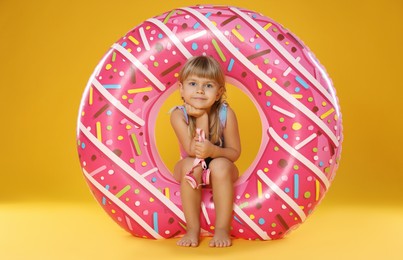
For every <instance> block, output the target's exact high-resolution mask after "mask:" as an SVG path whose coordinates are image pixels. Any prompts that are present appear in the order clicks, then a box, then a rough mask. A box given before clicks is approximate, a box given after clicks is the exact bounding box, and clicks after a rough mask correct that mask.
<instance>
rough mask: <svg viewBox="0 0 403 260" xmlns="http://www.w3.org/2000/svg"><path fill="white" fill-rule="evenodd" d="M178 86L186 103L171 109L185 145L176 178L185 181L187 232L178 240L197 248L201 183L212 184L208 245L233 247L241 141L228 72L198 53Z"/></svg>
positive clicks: (172, 121) (190, 62)
mask: <svg viewBox="0 0 403 260" xmlns="http://www.w3.org/2000/svg"><path fill="white" fill-rule="evenodd" d="M179 88H180V94H181V96H182V99H183V101H184V105H183V106H179V107H177V109H175V110H174V111H173V112H172V113H171V124H172V127H173V129H174V131H175V134H176V136H177V138H178V140H179V143H180V147H181V157H182V159H181V160H180V161H179V162H178V163H177V164H176V165H175V169H174V178H175V179H176V180H177V181H178V182H180V185H181V187H180V188H181V199H182V206H183V212H184V214H185V219H186V223H187V232H186V234H185V236H184V237H182V238H181V239H180V240H179V241H178V243H177V244H178V245H180V246H192V247H196V246H198V244H199V236H200V205H201V193H202V189H201V188H200V187H201V186H202V185H211V187H212V191H213V198H214V199H213V200H214V208H215V212H216V222H215V229H214V230H215V233H214V237H213V239H212V240H211V241H210V243H209V245H210V246H211V247H227V246H231V238H230V224H231V220H232V210H233V194H234V187H233V184H234V182H235V181H236V180H237V178H238V175H239V173H238V169H237V167H236V166H235V164H234V162H235V161H236V160H237V159H238V158H239V156H240V153H241V144H240V137H239V131H238V123H237V119H236V116H235V114H234V111H233V110H232V109H231V108H230V107H229V106H228V104H227V103H226V102H225V101H224V97H225V92H226V89H225V75H224V73H223V71H222V69H221V67H220V64H219V63H218V62H217V61H216V60H215V59H214V58H212V57H207V56H197V57H193V58H190V59H189V60H188V61H187V62H186V64H185V65H184V66H183V68H182V70H181V71H180V73H179ZM199 162H200V163H199Z"/></svg>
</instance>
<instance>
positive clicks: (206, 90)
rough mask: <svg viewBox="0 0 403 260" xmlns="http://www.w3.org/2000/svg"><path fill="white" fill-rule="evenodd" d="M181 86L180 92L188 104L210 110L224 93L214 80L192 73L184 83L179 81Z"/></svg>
mask: <svg viewBox="0 0 403 260" xmlns="http://www.w3.org/2000/svg"><path fill="white" fill-rule="evenodd" d="M179 87H180V93H181V95H182V97H183V99H184V100H185V102H186V103H187V104H189V105H191V106H193V107H195V108H197V109H204V110H207V111H208V112H209V111H210V108H211V106H212V105H213V104H214V103H215V102H216V101H218V100H219V99H220V97H221V95H222V94H223V93H222V88H220V87H219V85H218V84H217V82H215V81H214V80H211V79H207V78H200V77H198V76H194V75H190V76H189V77H188V78H187V79H186V80H184V81H183V83H179Z"/></svg>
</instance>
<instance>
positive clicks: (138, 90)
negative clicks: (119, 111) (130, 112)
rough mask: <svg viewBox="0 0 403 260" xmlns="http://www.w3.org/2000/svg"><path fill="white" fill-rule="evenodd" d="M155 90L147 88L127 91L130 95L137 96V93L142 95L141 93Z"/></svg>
mask: <svg viewBox="0 0 403 260" xmlns="http://www.w3.org/2000/svg"><path fill="white" fill-rule="evenodd" d="M151 90H153V88H152V87H151V86H149V87H145V88H136V89H129V90H128V91H127V93H129V94H136V93H141V92H148V91H151Z"/></svg>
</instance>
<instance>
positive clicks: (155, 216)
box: [153, 212, 159, 233]
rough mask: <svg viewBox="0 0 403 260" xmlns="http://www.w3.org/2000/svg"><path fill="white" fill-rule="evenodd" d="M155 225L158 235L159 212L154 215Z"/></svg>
mask: <svg viewBox="0 0 403 260" xmlns="http://www.w3.org/2000/svg"><path fill="white" fill-rule="evenodd" d="M153 224H154V230H155V232H157V233H158V232H159V231H158V213H157V212H154V213H153Z"/></svg>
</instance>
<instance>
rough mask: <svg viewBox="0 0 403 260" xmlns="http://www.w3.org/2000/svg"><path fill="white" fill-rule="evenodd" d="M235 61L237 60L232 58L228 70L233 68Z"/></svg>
mask: <svg viewBox="0 0 403 260" xmlns="http://www.w3.org/2000/svg"><path fill="white" fill-rule="evenodd" d="M234 63H235V60H234V59H233V58H231V60H230V61H229V64H228V71H231V70H232V67H233V66H234Z"/></svg>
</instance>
